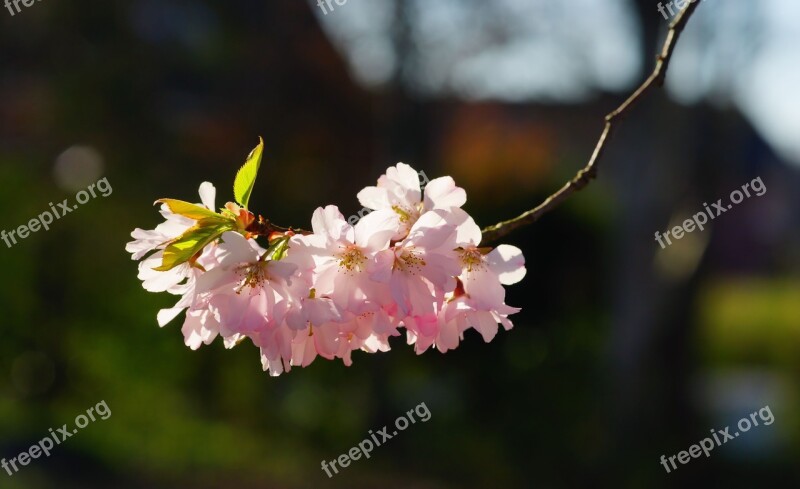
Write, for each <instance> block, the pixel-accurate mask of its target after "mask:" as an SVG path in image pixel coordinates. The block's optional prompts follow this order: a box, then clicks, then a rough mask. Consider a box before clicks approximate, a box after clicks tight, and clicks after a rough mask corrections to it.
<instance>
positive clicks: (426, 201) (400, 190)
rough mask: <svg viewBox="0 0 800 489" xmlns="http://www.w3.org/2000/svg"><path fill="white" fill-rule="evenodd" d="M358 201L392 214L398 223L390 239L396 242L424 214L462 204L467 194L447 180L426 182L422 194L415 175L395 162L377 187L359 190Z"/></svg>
mask: <svg viewBox="0 0 800 489" xmlns="http://www.w3.org/2000/svg"><path fill="white" fill-rule="evenodd" d="M358 201H359V202H360V203H361V205H363V206H364V207H366V208H367V209H374V210H382V209H390V210H393V211H395V212H396V213H397V214H398V215H399V216H400V220H399V222H398V227H397V231H396V233H395V236H394V239H396V240H399V239H402V238H404V237H405V236H407V235H408V232H409V231H410V230H411V228H412V227H413V226H414V224H415V223H416V222H417V220H418V219H419V218H420V216H422V215H423V214H424V213H426V212H428V211H432V210H436V209H449V208H451V207H461V206H462V205H464V203H465V202H466V201H467V193H466V192H465V191H464V189H462V188H459V187H457V186H456V183H455V181H454V180H453V179H452V178H451V177H440V178H435V179H433V180H431V181H430V182H428V184H427V185H426V186H425V191H424V195H423V191H422V190H421V189H420V183H419V174H418V172H417V171H416V170H414V169H413V168H411V167H410V166H408V165H406V164H405V163H398V164H397V165H396V166H393V167H389V168H388V169H387V170H386V174H384V175H381V177H380V178H378V185H377V186H375V187H366V188H364V189H363V190H361V192H359V193H358Z"/></svg>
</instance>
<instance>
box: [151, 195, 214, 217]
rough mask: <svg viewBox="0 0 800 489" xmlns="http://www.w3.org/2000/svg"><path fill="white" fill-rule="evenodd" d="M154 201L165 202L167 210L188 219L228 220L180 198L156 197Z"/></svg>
mask: <svg viewBox="0 0 800 489" xmlns="http://www.w3.org/2000/svg"><path fill="white" fill-rule="evenodd" d="M156 203H157V204H167V207H169V210H171V211H172V212H174V213H175V214H179V215H181V216H184V217H188V218H189V219H194V220H196V221H199V220H200V219H218V220H226V221H227V220H230V219H229V218H227V217H224V216H222V215H220V214H217V213H216V212H214V211H210V210H208V209H206V208H205V207H203V206H199V205H196V204H190V203H189V202H184V201H182V200H175V199H158V200H157V201H156Z"/></svg>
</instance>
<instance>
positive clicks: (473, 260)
mask: <svg viewBox="0 0 800 489" xmlns="http://www.w3.org/2000/svg"><path fill="white" fill-rule="evenodd" d="M460 258H461V266H462V267H463V268H465V269H466V270H467V271H468V272H471V271H472V269H473V267H474V268H478V269H481V268H483V267H484V266H485V264H484V262H483V255H482V254H481V252H480V250H479V249H477V248H469V249H466V250H463V251H462V252H461V255H460Z"/></svg>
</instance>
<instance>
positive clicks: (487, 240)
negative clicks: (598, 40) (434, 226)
mask: <svg viewBox="0 0 800 489" xmlns="http://www.w3.org/2000/svg"><path fill="white" fill-rule="evenodd" d="M699 4H700V2H693V3H690V4H689V5H688V6H687V7H686V8H685V9H684V10H682V11H681V12H680V13H678V15H677V17H675V20H673V21H672V23H671V24H670V26H669V32H668V33H667V38H666V40H665V41H664V46H663V48H662V49H661V53H659V54H658V55H657V56H656V66H655V68H654V69H653V72H652V73H651V74H650V76H649V77H647V80H645V81H644V83H642V84H641V85H640V86H639V88H637V89H636V90H635V91H634V92H633V93H632V94H631V95H630V96H629V97H628V99H627V100H625V102H623V103H622V105H620V106H619V107H617V109H616V110H614V111H613V112H611V113H609V114H608V115H607V116H606V119H605V127H604V128H603V132H602V134H600V139H599V140H598V141H597V145H596V146H595V148H594V152H593V153H592V157H591V158H590V159H589V163H587V164H586V166H585V167H583V168H582V169H581V170H580V171H579V172H578V173H577V175H575V177H573V178H572V180H570V181H569V182H567V183H566V184H565V185H564V186H563V187H561V189H560V190H558V191H557V192H556V193H554V194H552V195H551V196H549V197H548V198H546V199H545V200H544V202H542V203H541V204H539V205H538V206H537V207H535V208H533V209H531V210H529V211H526V212H524V213H522V214H521V215H519V216H517V217H515V218H513V219H510V220H508V221H503V222H500V223H497V224H495V225H493V226H489V227H487V228H485V229H484V230H483V240H482V243H483V244H491V243H495V242H497V241H498V240H499V239H500V238H502V237H504V236H506V235H507V234H509V233H510V232H511V231H514V230H515V229H518V228H520V227H522V226H527V225H529V224H533V223H534V222H536V221H538V220H539V218H540V217H542V216H543V215H545V214H546V213H548V212H550V211H552V210H553V209H555V208H556V207H558V206H559V205H561V203H563V202H564V201H565V200H567V198H569V196H571V195H572V194H574V193H575V192H577V191H579V190H581V189H583V188H584V187H586V185H588V184H589V182H590V181H592V180H593V179H594V178H597V165H598V162H599V161H600V158H601V157H602V156H603V153H604V152H605V149H606V145H607V143H608V141H609V140H610V139H611V134H612V131H613V129H614V127H615V125H614V123H615V122H617V121H618V120H621V119H622V118H623V117H624V116H625V115H626V114H627V112H628V111H629V110H630V109H631V108H632V107H633V106H634V105H636V103H637V102H639V100H641V99H642V98H643V97H644V96H645V95H646V94H647V93H648V92H649V91H650V90H651V89H652V88H653V87H656V86H661V85H663V84H664V77H665V76H666V75H667V69H668V68H669V63H670V61H671V60H672V54H673V53H674V51H675V46H676V45H677V42H678V38H679V37H680V35H681V32H683V29H684V27H686V23H687V22H689V18H690V17H691V16H692V14H693V13H694V11H695V9H696V8H697V6H698V5H699Z"/></svg>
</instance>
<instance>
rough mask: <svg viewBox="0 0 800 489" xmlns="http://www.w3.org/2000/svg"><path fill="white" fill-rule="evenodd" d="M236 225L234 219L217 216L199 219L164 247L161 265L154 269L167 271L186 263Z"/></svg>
mask: <svg viewBox="0 0 800 489" xmlns="http://www.w3.org/2000/svg"><path fill="white" fill-rule="evenodd" d="M217 217H219V216H217ZM235 226H236V224H235V223H234V222H233V221H229V220H224V221H220V220H218V219H217V218H216V217H215V218H209V219H201V220H199V221H197V224H195V225H194V226H192V227H190V228H189V229H187V230H186V231H185V232H184V233H183V234H181V235H180V236H178V237H177V238H175V239H173V240H172V241H170V242H169V244H168V245H167V247H166V249H164V257H163V259H162V261H161V266H160V267H157V268H154V269H153V270H156V271H158V272H166V271H167V270H172V269H173V268H175V267H177V266H178V265H180V264H182V263H186V262H187V261H189V260H191V259H192V258H193V257H194V255H196V254H197V253H199V252H200V251H202V249H203V248H205V247H206V245H208V244H209V243H211V242H212V241H214V240H216V239H217V238H219V237H220V236H222V235H223V234H224V233H226V232H228V231H232V230H233V229H234V227H235Z"/></svg>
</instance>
